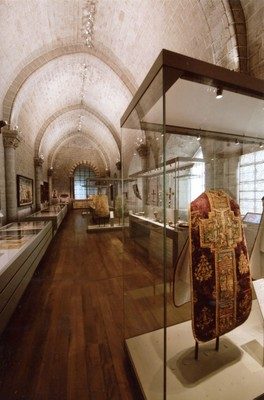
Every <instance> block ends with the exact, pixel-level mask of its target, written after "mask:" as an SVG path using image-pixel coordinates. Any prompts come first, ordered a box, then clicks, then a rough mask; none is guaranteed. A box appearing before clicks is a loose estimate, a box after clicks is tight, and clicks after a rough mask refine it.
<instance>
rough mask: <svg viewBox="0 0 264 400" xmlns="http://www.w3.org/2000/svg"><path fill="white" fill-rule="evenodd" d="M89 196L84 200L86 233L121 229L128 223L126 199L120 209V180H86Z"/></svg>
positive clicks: (104, 178)
mask: <svg viewBox="0 0 264 400" xmlns="http://www.w3.org/2000/svg"><path fill="white" fill-rule="evenodd" d="M87 189H88V190H89V193H93V194H90V196H89V197H88V198H87V199H86V201H87V207H86V208H87V211H85V212H84V213H83V214H84V215H86V216H87V232H90V233H92V232H100V231H105V230H116V229H119V230H120V229H122V226H123V224H127V223H128V211H127V207H126V204H127V197H126V193H124V198H123V200H124V213H123V208H122V180H121V178H110V177H101V178H100V177H96V178H88V179H87Z"/></svg>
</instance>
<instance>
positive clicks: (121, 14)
mask: <svg viewBox="0 0 264 400" xmlns="http://www.w3.org/2000/svg"><path fill="white" fill-rule="evenodd" d="M86 4H87V1H86V0H41V1H39V0H2V1H0V15H1V22H0V32H1V41H0V59H1V63H0V101H1V104H3V107H2V109H1V110H0V118H1V119H5V120H7V121H8V123H9V124H10V125H11V127H14V126H16V125H17V126H18V127H19V130H21V131H22V134H23V137H24V141H25V142H26V143H27V145H28V146H30V148H32V149H33V151H34V153H35V155H37V154H39V153H43V154H44V156H45V159H46V163H47V164H46V166H47V167H48V166H51V165H52V164H53V163H55V158H56V154H63V147H64V146H66V148H67V149H68V148H69V147H70V146H71V144H72V149H73V151H74V149H76V148H77V147H76V143H75V141H74V140H75V135H77V134H78V138H79V139H81V140H82V139H83V140H82V143H83V148H85V147H87V151H88V150H89V149H92V148H94V149H96V150H97V153H96V154H97V155H98V157H99V158H100V159H99V161H98V166H97V167H98V168H99V169H100V168H102V169H103V168H104V167H106V168H109V169H113V166H114V164H115V162H116V160H118V159H119V158H120V122H119V121H120V117H121V116H122V114H123V112H124V110H125V109H126V107H127V105H128V104H129V102H130V100H131V98H132V96H133V94H134V93H135V91H136V90H137V88H138V86H139V85H140V83H141V81H142V80H143V79H144V77H145V75H146V73H147V72H148V70H149V68H150V67H151V65H152V63H153V62H154V60H155V59H156V57H157V56H158V54H159V52H160V51H161V49H162V48H167V49H169V50H173V51H177V52H180V53H183V54H186V55H189V56H192V57H196V58H199V59H203V60H205V61H208V62H212V63H215V64H219V65H223V66H225V67H228V68H230V69H235V70H238V69H239V66H240V61H241V60H240V58H241V54H242V53H240V50H239V49H241V48H243V43H242V45H241V41H239V40H240V39H241V37H239V34H240V35H241V34H242V33H241V32H242V30H243V29H244V32H245V23H243V18H244V13H243V10H245V16H246V22H247V29H248V35H247V36H246V35H244V36H245V37H247V39H248V41H250V43H248V45H250V49H251V50H250V59H249V65H248V67H249V72H251V73H252V74H255V75H257V76H259V77H262V76H263V69H264V68H263V53H262V52H263V50H262V47H263V46H262V47H261V42H262V40H263V29H262V30H261V29H260V28H258V29H257V35H255V36H254V35H253V34H252V32H253V29H252V26H253V21H254V18H253V17H254V15H258V20H259V21H260V22H259V24H260V25H261V24H262V25H261V26H262V28H263V16H264V5H263V1H262V0H242V1H241V4H242V6H243V9H242V8H241V4H240V2H239V1H236V2H234V1H230V2H229V1H228V0H166V1H162V0H95V7H96V12H95V21H94V34H93V46H92V47H91V48H89V47H87V46H86V45H85V40H84V37H83V33H82V29H83V16H84V10H85V7H86ZM236 4H238V6H237V9H236ZM234 5H235V7H234ZM231 6H232V7H231ZM241 13H242V14H241ZM241 15H242V17H243V18H242V17H241ZM261 16H262V19H261ZM236 24H240V25H239V29H240V31H239V30H238V29H237V26H238V25H236ZM241 27H242V28H243V29H242V28H241ZM238 32H240V33H239V34H238ZM241 46H242V47H241ZM245 46H246V43H245ZM245 46H244V47H245ZM254 49H256V51H255V50H254ZM258 57H259V59H258ZM261 60H262V61H261ZM84 69H85V70H86V72H85V79H84ZM80 119H81V130H80V131H79V132H78V124H79V122H80ZM74 143H75V144H74ZM65 151H66V150H65ZM89 151H91V150H89ZM87 154H88V153H87Z"/></svg>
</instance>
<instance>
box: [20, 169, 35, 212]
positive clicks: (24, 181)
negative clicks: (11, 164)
mask: <svg viewBox="0 0 264 400" xmlns="http://www.w3.org/2000/svg"><path fill="white" fill-rule="evenodd" d="M32 203H33V179H30V178H26V177H25V176H22V175H17V205H18V207H22V206H28V205H30V204H32Z"/></svg>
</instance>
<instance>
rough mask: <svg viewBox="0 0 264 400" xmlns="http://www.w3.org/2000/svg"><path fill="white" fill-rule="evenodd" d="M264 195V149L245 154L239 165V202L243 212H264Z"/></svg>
mask: <svg viewBox="0 0 264 400" xmlns="http://www.w3.org/2000/svg"><path fill="white" fill-rule="evenodd" d="M263 196H264V150H259V151H256V152H254V153H249V154H244V155H242V156H241V157H240V165H239V204H240V211H241V214H243V215H244V214H246V213H247V212H255V213H262V201H261V199H262V197H263Z"/></svg>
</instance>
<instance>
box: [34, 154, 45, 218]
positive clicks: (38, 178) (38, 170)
mask: <svg viewBox="0 0 264 400" xmlns="http://www.w3.org/2000/svg"><path fill="white" fill-rule="evenodd" d="M43 162H44V160H43V158H42V157H35V158H34V165H35V200H36V210H40V209H41V192H40V185H41V182H42V164H43Z"/></svg>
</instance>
